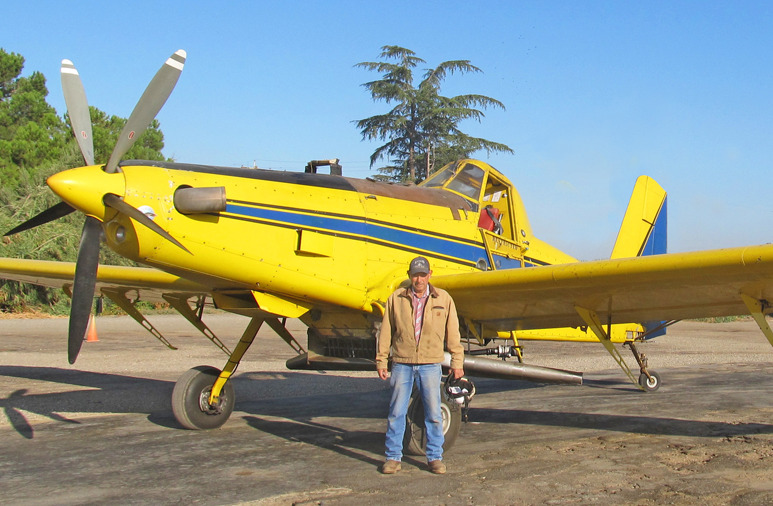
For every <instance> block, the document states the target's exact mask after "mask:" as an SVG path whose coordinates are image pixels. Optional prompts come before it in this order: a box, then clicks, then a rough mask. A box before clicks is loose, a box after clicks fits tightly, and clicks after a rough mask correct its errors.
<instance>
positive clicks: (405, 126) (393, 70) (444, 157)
mask: <svg viewBox="0 0 773 506" xmlns="http://www.w3.org/2000/svg"><path fill="white" fill-rule="evenodd" d="M381 49H382V52H381V55H380V56H381V58H383V59H386V60H396V63H393V62H390V61H381V62H361V63H358V64H357V65H356V66H357V67H362V68H365V69H367V70H371V71H376V72H379V73H381V74H382V78H381V79H379V80H377V81H371V82H368V83H364V84H363V86H364V87H366V88H367V89H368V91H370V94H371V96H372V97H373V100H374V101H380V100H383V101H384V102H386V103H387V104H394V107H393V108H392V109H391V110H390V111H389V112H388V113H386V114H380V115H376V116H371V117H369V118H365V119H362V120H359V121H357V122H356V124H357V128H359V129H360V132H361V133H362V137H363V139H368V140H373V139H378V140H382V141H387V142H386V144H383V145H382V146H379V147H378V148H377V149H376V151H374V152H373V154H372V155H371V157H370V166H371V167H373V166H374V165H375V164H376V162H378V160H380V159H386V160H387V161H388V162H391V165H387V166H385V167H381V168H379V169H378V170H379V172H381V173H382V175H383V176H382V177H381V178H382V179H389V180H394V181H406V180H407V181H420V180H423V179H425V178H426V177H427V176H428V175H429V174H430V173H431V172H432V171H433V170H434V169H435V168H439V167H441V166H442V165H445V164H446V163H448V162H450V161H453V160H456V159H459V158H467V157H469V156H470V155H471V154H472V153H474V152H475V151H479V150H481V149H483V150H486V151H487V152H489V153H490V152H506V153H512V152H513V150H512V149H510V147H508V146H507V145H505V144H501V143H497V142H492V141H489V140H486V139H481V138H477V137H472V136H469V135H467V134H465V133H464V132H462V131H461V130H460V129H459V123H460V122H462V121H463V120H465V119H475V120H477V121H480V120H481V118H482V117H483V116H484V114H483V112H482V110H481V109H485V108H487V107H496V108H501V109H504V108H505V106H504V105H503V104H502V103H501V102H499V101H498V100H495V99H493V98H490V97H487V96H484V95H473V94H467V95H458V96H455V97H445V96H443V95H441V94H440V86H441V84H442V83H443V81H444V80H445V78H446V77H447V76H448V75H449V74H453V73H456V72H458V73H460V74H463V73H467V72H481V70H480V69H479V68H478V67H476V66H474V65H472V64H471V63H470V62H469V60H452V61H446V62H443V63H441V64H439V65H438V66H437V67H435V68H433V69H428V70H426V71H425V74H424V77H423V79H422V80H421V81H420V82H419V84H418V86H416V85H414V76H413V69H414V68H415V67H416V66H417V65H419V64H424V63H425V61H424V60H422V59H421V58H418V57H417V56H416V53H414V52H413V51H411V50H410V49H405V48H402V47H399V46H384V47H382V48H381Z"/></svg>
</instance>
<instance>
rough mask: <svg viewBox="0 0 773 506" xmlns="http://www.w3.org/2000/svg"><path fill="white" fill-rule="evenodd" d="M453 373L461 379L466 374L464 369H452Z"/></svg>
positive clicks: (456, 377)
mask: <svg viewBox="0 0 773 506" xmlns="http://www.w3.org/2000/svg"><path fill="white" fill-rule="evenodd" d="M450 372H451V374H453V375H454V379H457V380H458V379H459V378H461V377H462V376H464V369H451V371H450Z"/></svg>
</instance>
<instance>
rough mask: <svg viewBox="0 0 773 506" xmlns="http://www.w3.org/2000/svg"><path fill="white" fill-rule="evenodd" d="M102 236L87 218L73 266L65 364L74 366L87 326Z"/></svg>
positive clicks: (98, 226)
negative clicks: (100, 237) (73, 279)
mask: <svg viewBox="0 0 773 506" xmlns="http://www.w3.org/2000/svg"><path fill="white" fill-rule="evenodd" d="M101 232H102V227H101V225H100V222H99V220H98V219H96V218H92V217H90V216H87V217H86V223H84V224H83V233H82V234H81V244H80V248H79V249H78V260H77V262H76V263H75V282H74V283H73V287H72V306H71V307H70V328H69V332H68V335H67V360H68V361H69V362H70V363H71V364H74V363H75V359H76V358H78V352H80V349H81V345H82V344H83V339H84V337H85V336H86V329H87V328H88V326H89V316H90V315H91V304H92V302H93V301H94V290H95V285H96V282H97V268H98V267H99V234H100V233H101Z"/></svg>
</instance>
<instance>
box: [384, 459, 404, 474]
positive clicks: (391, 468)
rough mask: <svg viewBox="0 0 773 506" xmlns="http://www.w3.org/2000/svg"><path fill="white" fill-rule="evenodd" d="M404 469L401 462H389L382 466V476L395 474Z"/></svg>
mask: <svg viewBox="0 0 773 506" xmlns="http://www.w3.org/2000/svg"><path fill="white" fill-rule="evenodd" d="M401 468H402V464H400V461H399V460H387V461H386V462H384V465H383V466H381V473H382V474H395V473H396V472H397V471H399V470H400V469H401Z"/></svg>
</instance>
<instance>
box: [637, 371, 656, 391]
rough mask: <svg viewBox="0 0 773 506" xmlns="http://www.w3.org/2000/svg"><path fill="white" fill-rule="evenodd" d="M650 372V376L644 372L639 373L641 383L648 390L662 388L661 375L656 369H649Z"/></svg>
mask: <svg viewBox="0 0 773 506" xmlns="http://www.w3.org/2000/svg"><path fill="white" fill-rule="evenodd" d="M649 373H650V376H649V378H648V377H647V375H646V374H644V373H641V374H640V375H639V385H641V387H642V388H644V390H645V391H647V392H654V391H655V390H657V389H658V388H660V375H659V374H658V373H656V372H654V371H649Z"/></svg>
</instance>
